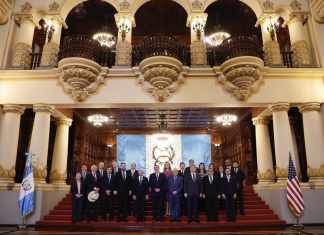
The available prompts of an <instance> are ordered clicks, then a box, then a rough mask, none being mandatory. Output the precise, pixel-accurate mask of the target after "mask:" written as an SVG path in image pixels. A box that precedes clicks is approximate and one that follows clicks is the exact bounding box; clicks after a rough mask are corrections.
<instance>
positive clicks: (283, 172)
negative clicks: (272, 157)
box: [276, 167, 288, 178]
mask: <svg viewBox="0 0 324 235" xmlns="http://www.w3.org/2000/svg"><path fill="white" fill-rule="evenodd" d="M276 176H277V177H278V178H287V177H288V170H287V169H286V168H280V167H277V168H276Z"/></svg>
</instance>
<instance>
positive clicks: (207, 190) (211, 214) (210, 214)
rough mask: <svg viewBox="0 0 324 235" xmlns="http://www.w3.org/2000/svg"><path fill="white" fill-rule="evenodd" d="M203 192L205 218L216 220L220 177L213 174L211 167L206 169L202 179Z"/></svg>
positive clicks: (219, 195) (219, 196) (219, 194)
mask: <svg viewBox="0 0 324 235" xmlns="http://www.w3.org/2000/svg"><path fill="white" fill-rule="evenodd" d="M203 194H204V195H203V196H204V197H205V198H206V214H207V220H208V221H217V220H218V207H219V199H220V198H221V194H222V192H221V183H220V179H219V178H218V177H217V175H215V173H214V170H213V168H209V169H208V173H207V175H206V176H205V177H204V179H203Z"/></svg>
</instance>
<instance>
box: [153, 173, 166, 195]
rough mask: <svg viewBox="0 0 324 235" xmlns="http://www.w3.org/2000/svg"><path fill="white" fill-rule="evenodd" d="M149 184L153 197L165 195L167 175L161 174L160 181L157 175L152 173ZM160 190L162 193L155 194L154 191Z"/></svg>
mask: <svg viewBox="0 0 324 235" xmlns="http://www.w3.org/2000/svg"><path fill="white" fill-rule="evenodd" d="M149 184H150V188H151V193H152V196H155V195H160V194H163V193H165V191H166V187H167V178H166V176H165V174H163V173H159V179H157V178H156V174H155V173H152V174H151V175H150V179H149ZM156 188H159V189H160V192H155V190H154V189H156Z"/></svg>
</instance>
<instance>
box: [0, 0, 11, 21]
mask: <svg viewBox="0 0 324 235" xmlns="http://www.w3.org/2000/svg"><path fill="white" fill-rule="evenodd" d="M12 9H13V1H11V0H2V1H0V25H3V24H6V23H7V22H8V19H9V16H10V13H11V10H12Z"/></svg>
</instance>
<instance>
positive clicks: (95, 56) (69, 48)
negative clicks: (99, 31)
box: [59, 35, 115, 67]
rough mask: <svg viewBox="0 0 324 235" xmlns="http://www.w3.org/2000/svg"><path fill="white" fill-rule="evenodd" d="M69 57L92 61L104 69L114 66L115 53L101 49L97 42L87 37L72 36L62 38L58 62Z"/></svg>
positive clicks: (108, 49)
mask: <svg viewBox="0 0 324 235" xmlns="http://www.w3.org/2000/svg"><path fill="white" fill-rule="evenodd" d="M69 57H81V58H85V59H89V60H93V61H96V62H97V63H98V64H100V65H101V66H105V67H112V66H113V65H114V64H115V51H114V50H113V49H110V48H107V47H101V46H100V44H99V43H98V42H97V41H95V40H93V39H92V38H90V37H89V36H87V35H73V36H66V37H65V38H64V40H63V44H62V47H61V49H60V53H59V60H61V59H64V58H69Z"/></svg>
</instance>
